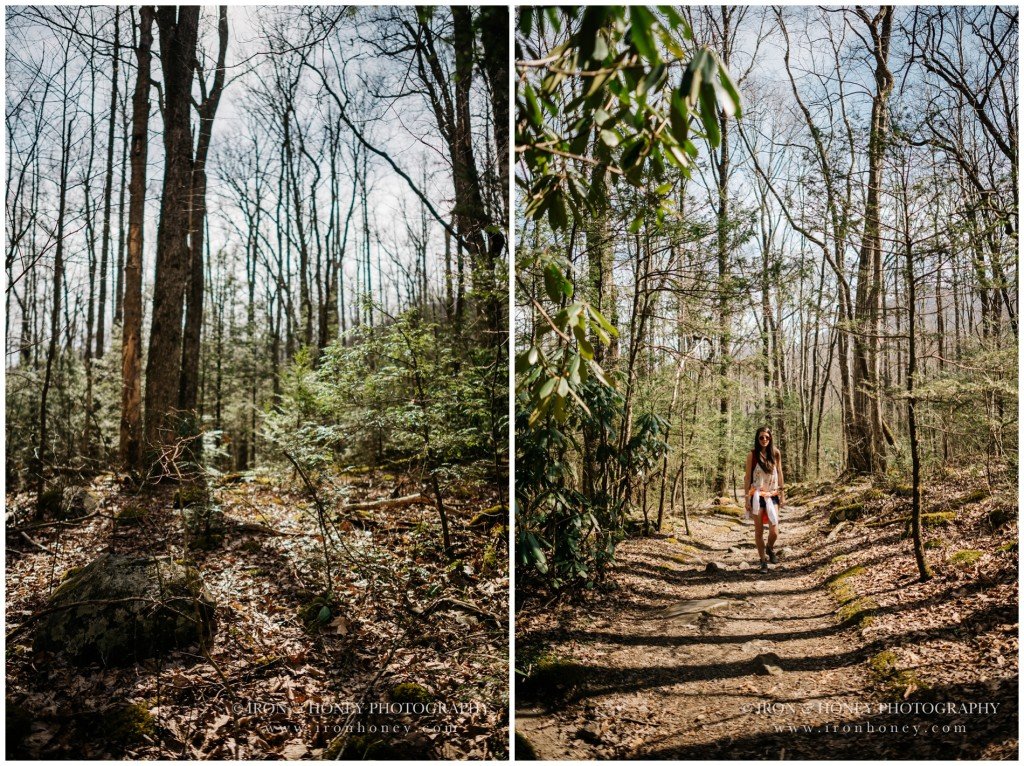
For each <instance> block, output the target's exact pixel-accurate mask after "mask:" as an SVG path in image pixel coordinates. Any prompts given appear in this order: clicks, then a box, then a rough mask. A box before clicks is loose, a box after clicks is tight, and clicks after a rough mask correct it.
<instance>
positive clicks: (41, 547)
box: [19, 532, 53, 556]
mask: <svg viewBox="0 0 1024 766" xmlns="http://www.w3.org/2000/svg"><path fill="white" fill-rule="evenodd" d="M19 534H20V535H21V536H22V537H23V538H24V539H25V540H26V541H27V542H28V544H29V545H31V546H32V547H33V548H38V549H39V550H41V551H42V552H43V553H49V554H50V555H51V556H52V555H53V551H51V550H50V549H49V548H47V547H46V546H45V545H43V544H42V543H40V542H38V541H36V540H33V539H32V538H31V537H29V536H28V535H27V534H25V533H24V532H20V533H19Z"/></svg>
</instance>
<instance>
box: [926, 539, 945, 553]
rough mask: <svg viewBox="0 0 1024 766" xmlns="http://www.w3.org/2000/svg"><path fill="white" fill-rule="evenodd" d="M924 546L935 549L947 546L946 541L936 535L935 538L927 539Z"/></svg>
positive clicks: (927, 548)
mask: <svg viewBox="0 0 1024 766" xmlns="http://www.w3.org/2000/svg"><path fill="white" fill-rule="evenodd" d="M924 547H925V549H926V550H935V549H938V548H945V547H946V543H945V541H944V540H942V539H941V538H938V537H936V538H935V539H934V540H925V541H924Z"/></svg>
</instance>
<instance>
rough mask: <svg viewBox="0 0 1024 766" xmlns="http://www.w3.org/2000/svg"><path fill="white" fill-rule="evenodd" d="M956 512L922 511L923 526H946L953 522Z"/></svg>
mask: <svg viewBox="0 0 1024 766" xmlns="http://www.w3.org/2000/svg"><path fill="white" fill-rule="evenodd" d="M955 518H956V514H955V513H953V512H952V511H939V512H936V513H922V514H921V526H923V527H945V526H947V525H949V524H951V523H952V522H953V520H954V519H955Z"/></svg>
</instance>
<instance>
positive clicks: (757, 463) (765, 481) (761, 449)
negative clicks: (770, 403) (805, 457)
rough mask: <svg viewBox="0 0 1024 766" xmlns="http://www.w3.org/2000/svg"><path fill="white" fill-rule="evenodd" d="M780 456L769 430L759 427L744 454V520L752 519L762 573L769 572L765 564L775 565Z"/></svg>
mask: <svg viewBox="0 0 1024 766" xmlns="http://www.w3.org/2000/svg"><path fill="white" fill-rule="evenodd" d="M783 487H784V484H783V480H782V453H781V452H779V450H777V449H776V448H775V444H774V442H773V441H772V430H771V429H770V428H768V427H767V426H765V427H762V428H758V429H757V433H756V434H754V448H753V449H752V450H751V451H750V454H748V455H747V470H746V473H744V484H743V490H744V493H745V494H746V498H747V517H748V518H751V519H753V520H754V540H755V542H756V543H757V555H758V557H759V558H760V559H761V570H760V571H761V572H767V571H768V562H769V561H770V562H771V563H773V564H778V563H779V559H778V557H776V555H775V541H776V540H777V539H778V537H779V508H781V507H782V501H783V496H782V490H783ZM765 524H767V525H768V544H767V546H766V545H765V540H764V525H765ZM766 551H767V553H768V559H767V561H766V560H765V552H766Z"/></svg>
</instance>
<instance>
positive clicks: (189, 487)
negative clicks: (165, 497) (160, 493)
mask: <svg viewBox="0 0 1024 766" xmlns="http://www.w3.org/2000/svg"><path fill="white" fill-rule="evenodd" d="M209 503H210V490H209V489H208V488H207V487H206V485H205V484H202V483H200V482H188V483H186V484H182V485H181V487H179V488H178V491H177V492H175V493H174V507H175V508H190V507H191V506H193V505H209Z"/></svg>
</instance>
